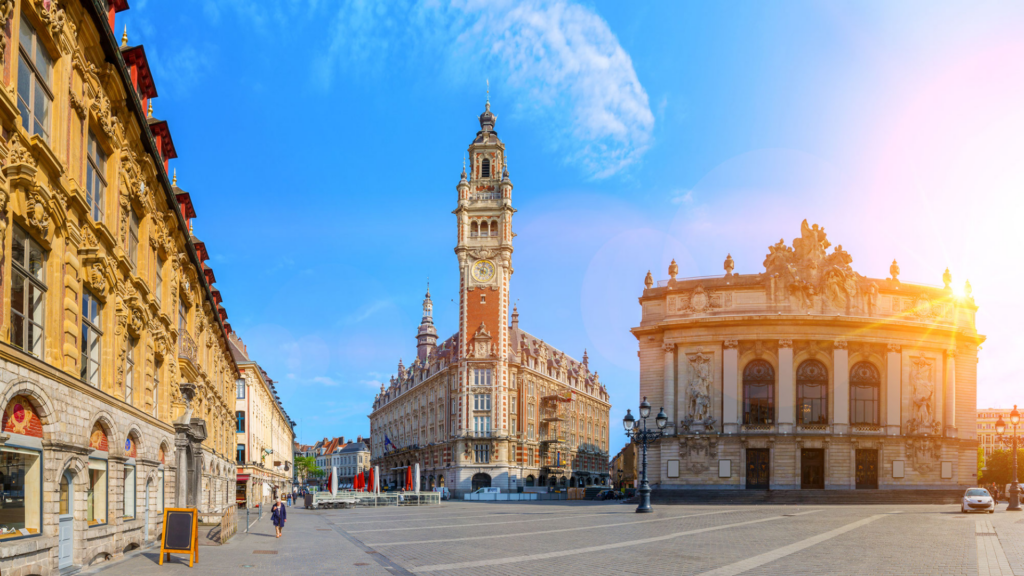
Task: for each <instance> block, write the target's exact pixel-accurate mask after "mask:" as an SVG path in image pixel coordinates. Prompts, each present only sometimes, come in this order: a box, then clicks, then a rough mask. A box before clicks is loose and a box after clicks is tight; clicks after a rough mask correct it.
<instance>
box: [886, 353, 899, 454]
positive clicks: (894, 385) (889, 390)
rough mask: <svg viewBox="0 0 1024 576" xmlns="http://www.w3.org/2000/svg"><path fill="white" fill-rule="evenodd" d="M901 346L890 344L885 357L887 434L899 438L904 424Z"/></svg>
mask: <svg viewBox="0 0 1024 576" xmlns="http://www.w3.org/2000/svg"><path fill="white" fill-rule="evenodd" d="M901 362H902V356H901V355H900V345H899V344H889V352H888V354H887V355H886V357H885V369H886V373H885V387H886V388H885V433H886V434H888V435H889V436H899V435H900V426H901V425H902V424H903V417H902V416H901V414H902V410H903V367H902V364H901Z"/></svg>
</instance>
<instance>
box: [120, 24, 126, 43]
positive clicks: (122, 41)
mask: <svg viewBox="0 0 1024 576" xmlns="http://www.w3.org/2000/svg"><path fill="white" fill-rule="evenodd" d="M121 47H123V48H127V47H128V25H127V24H125V25H124V34H122V35H121Z"/></svg>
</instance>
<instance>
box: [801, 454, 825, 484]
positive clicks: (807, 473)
mask: <svg viewBox="0 0 1024 576" xmlns="http://www.w3.org/2000/svg"><path fill="white" fill-rule="evenodd" d="M800 488H801V489H803V490H824V489H825V451H824V450H816V449H804V450H801V451H800Z"/></svg>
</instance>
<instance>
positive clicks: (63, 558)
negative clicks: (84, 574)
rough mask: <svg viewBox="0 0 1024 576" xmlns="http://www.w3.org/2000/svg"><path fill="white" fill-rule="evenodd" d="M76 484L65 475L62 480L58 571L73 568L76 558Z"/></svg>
mask: <svg viewBox="0 0 1024 576" xmlns="http://www.w3.org/2000/svg"><path fill="white" fill-rule="evenodd" d="M73 490H74V483H73V482H72V481H71V478H70V477H69V476H68V475H67V474H64V475H63V476H61V478H60V509H59V510H58V515H57V569H58V570H63V569H64V568H67V567H69V566H71V563H72V561H73V560H74V556H75V508H74V502H75V498H74V494H73Z"/></svg>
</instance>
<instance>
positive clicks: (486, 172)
mask: <svg viewBox="0 0 1024 576" xmlns="http://www.w3.org/2000/svg"><path fill="white" fill-rule="evenodd" d="M480 177H481V178H490V177H491V161H490V159H488V158H484V161H483V162H481V163H480Z"/></svg>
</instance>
